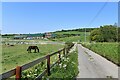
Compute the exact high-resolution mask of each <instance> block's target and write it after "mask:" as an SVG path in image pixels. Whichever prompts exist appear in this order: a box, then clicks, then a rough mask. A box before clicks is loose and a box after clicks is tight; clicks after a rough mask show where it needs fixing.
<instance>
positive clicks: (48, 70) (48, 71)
mask: <svg viewBox="0 0 120 80" xmlns="http://www.w3.org/2000/svg"><path fill="white" fill-rule="evenodd" d="M47 74H48V76H50V55H48V56H47Z"/></svg>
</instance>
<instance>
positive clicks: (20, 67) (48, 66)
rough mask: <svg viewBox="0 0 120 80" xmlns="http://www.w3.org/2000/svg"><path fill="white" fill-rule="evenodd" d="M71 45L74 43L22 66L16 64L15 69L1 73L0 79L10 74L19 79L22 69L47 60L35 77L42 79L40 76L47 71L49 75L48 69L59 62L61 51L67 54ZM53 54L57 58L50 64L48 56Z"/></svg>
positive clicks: (6, 77)
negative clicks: (56, 55) (44, 66)
mask: <svg viewBox="0 0 120 80" xmlns="http://www.w3.org/2000/svg"><path fill="white" fill-rule="evenodd" d="M73 46H74V44H73V45H71V46H69V47H67V48H62V49H60V50H59V51H56V52H54V53H52V54H48V55H46V56H44V57H41V58H39V59H37V60H34V61H32V62H30V63H27V64H24V65H22V66H17V67H16V68H15V69H12V70H10V71H8V72H5V73H3V74H1V75H0V77H1V78H2V79H8V78H10V77H12V76H14V75H15V78H16V80H20V79H21V73H22V71H24V70H26V69H29V68H30V67H33V66H34V65H36V64H38V63H40V62H42V61H44V60H47V68H46V69H45V70H44V71H43V72H42V73H41V74H40V75H39V76H37V78H36V79H42V76H44V75H45V74H46V73H47V75H48V76H50V74H51V73H50V69H51V68H52V67H53V66H54V65H55V64H57V63H59V62H60V61H61V52H63V55H64V56H67V55H68V52H69V50H70V49H71V48H72V47H73ZM55 54H58V57H59V59H58V60H57V61H56V62H55V63H54V64H50V57H51V56H53V55H55ZM36 79H35V80H36Z"/></svg>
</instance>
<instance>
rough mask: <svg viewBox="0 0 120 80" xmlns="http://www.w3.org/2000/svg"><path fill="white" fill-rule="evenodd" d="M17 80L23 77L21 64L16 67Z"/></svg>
mask: <svg viewBox="0 0 120 80" xmlns="http://www.w3.org/2000/svg"><path fill="white" fill-rule="evenodd" d="M15 74H16V80H20V79H21V66H17V67H16V73H15Z"/></svg>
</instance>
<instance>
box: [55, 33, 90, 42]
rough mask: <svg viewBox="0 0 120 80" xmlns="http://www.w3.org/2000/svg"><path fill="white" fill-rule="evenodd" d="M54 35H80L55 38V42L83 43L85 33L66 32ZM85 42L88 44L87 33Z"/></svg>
mask: <svg viewBox="0 0 120 80" xmlns="http://www.w3.org/2000/svg"><path fill="white" fill-rule="evenodd" d="M55 34H59V35H63V34H80V36H71V37H65V38H56V39H55V41H63V42H66V41H72V42H79V41H81V42H84V41H85V33H84V32H79V31H68V32H56V33H55ZM86 41H87V42H89V32H86Z"/></svg>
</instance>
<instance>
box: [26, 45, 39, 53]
mask: <svg viewBox="0 0 120 80" xmlns="http://www.w3.org/2000/svg"><path fill="white" fill-rule="evenodd" d="M31 49H34V50H35V53H36V50H37V51H38V52H39V48H38V47H37V46H29V47H28V49H27V51H28V53H29V52H30V53H31Z"/></svg>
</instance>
